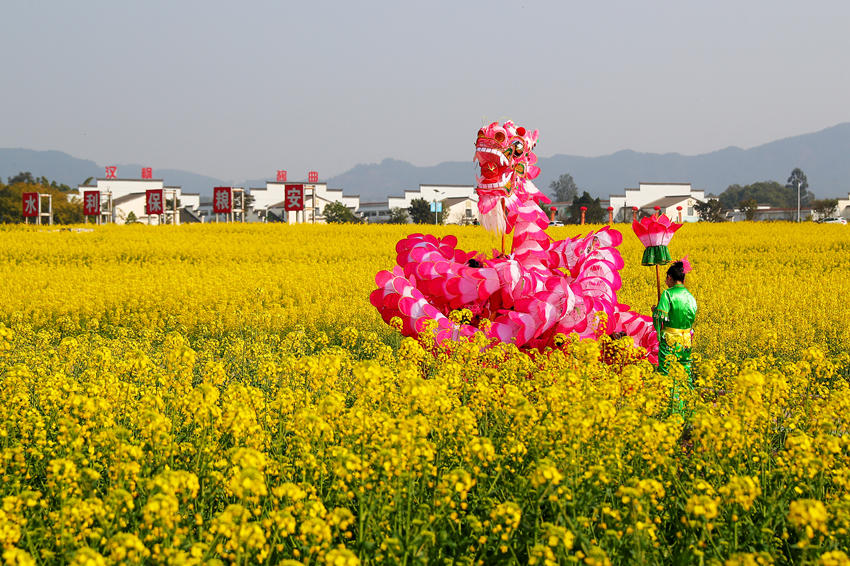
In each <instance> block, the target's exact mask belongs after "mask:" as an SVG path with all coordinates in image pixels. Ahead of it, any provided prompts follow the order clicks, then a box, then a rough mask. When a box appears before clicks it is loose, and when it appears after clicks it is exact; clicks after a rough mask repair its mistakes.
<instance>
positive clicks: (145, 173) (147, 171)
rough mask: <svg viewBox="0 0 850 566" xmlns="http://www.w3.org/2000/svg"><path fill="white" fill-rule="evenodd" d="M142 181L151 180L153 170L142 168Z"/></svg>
mask: <svg viewBox="0 0 850 566" xmlns="http://www.w3.org/2000/svg"><path fill="white" fill-rule="evenodd" d="M142 179H153V169H152V168H150V167H142Z"/></svg>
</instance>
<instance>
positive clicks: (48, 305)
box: [0, 223, 850, 565]
mask: <svg viewBox="0 0 850 566" xmlns="http://www.w3.org/2000/svg"><path fill="white" fill-rule="evenodd" d="M427 228H428V229H429V230H430V231H432V233H434V234H436V235H439V236H442V235H446V234H449V233H454V234H456V235H457V236H458V239H459V241H460V246H461V247H464V248H466V249H479V250H490V249H492V248H495V247H497V246H498V244H499V243H498V242H497V241H496V239H495V238H493V237H491V236H489V235H488V234H486V233H485V232H484V230H483V229H481V228H477V227H427ZM587 229H589V227H587V226H585V227H563V228H553V229H550V233H551V235H553V236H554V237H556V238H563V237H568V236H572V235H574V234H577V233H579V232H581V231H587ZM621 229H622V230H623V231H624V236H625V242H624V243H623V245H622V246H621V247H620V250H621V253H622V254H623V256H624V258H625V260H626V267H625V268H624V270H623V272H622V275H623V289H622V290H621V291H620V299H621V301H622V302H625V303H628V304H631V305H633V307H634V308H636V309H638V310H641V311H642V312H645V313H648V312H649V308H650V305H651V304H652V303H653V302H654V297H655V273H654V270H653V269H650V268H645V267H641V266H640V255H641V251H642V249H641V246H640V243H639V242H638V241H637V239H636V238H635V237H634V236H633V235H632V234H631V233H630V229H629V227H628V226H626V227H624V228H621ZM412 231H415V230H414V228H413V227H410V226H401V227H399V226H309V225H308V226H283V225H225V224H221V225H203V226H181V227H171V226H162V227H148V226H122V227H116V226H104V227H100V228H97V229H95V230H91V231H78V230H58V229H50V228H34V227H29V228H27V227H11V228H10V227H0V274H2V281H3V285H2V287H0V454H1V455H2V458H0V480H2V481H0V497H2V505H1V506H0V547H2V548H0V551H2V559H3V561H4V563H6V564H64V563H73V564H125V563H163V564H164V563H169V564H171V563H175V564H202V563H203V564H217V563H238V564H253V563H256V564H289V565H294V564H305V565H306V564H309V565H318V564H322V565H324V564H328V565H349V564H350V565H356V564H378V563H386V564H470V565H471V564H510V563H515V564H526V563H530V564H568V563H583V564H612V563H617V564H631V563H644V562H653V563H710V564H724V563H726V564H769V563H773V562H776V563H821V564H847V563H848V561H850V558H848V555H847V552H848V551H847V549H848V548H850V426H848V415H850V355H848V344H850V331H848V327H850V324H848V317H850V308H848V306H847V301H848V299H847V297H848V296H850V230H848V229H847V227H845V226H840V225H816V224H812V223H805V224H802V225H794V224H787V223H777V224H753V223H741V224H722V225H703V224H699V225H688V226H685V227H684V228H683V229H682V230H680V231H679V232H678V233H677V234H676V236H675V238H674V240H673V242H672V245H671V246H670V247H671V252H672V253H673V254H674V256H677V255H678V256H681V255H684V254H688V256H689V258H690V260H691V262H692V264H693V267H694V271H693V272H692V273H691V274H689V275H688V279H687V285H688V287H689V289H690V290H691V291H692V293H693V294H694V296H695V297H696V299H697V301H698V302H699V306H700V311H699V314H698V318H697V323H696V326H695V330H696V336H695V341H694V351H695V353H696V354H695V379H696V382H697V388H696V389H695V390H694V391H692V392H689V393H688V394H687V398H686V399H685V401H686V405H687V407H688V411H687V416H686V420H685V421H683V417H681V416H679V415H678V414H676V413H674V412H672V411H671V410H670V407H671V400H670V395H669V392H670V390H671V386H672V383H673V381H674V380H678V379H682V374H681V373H680V372H677V370H676V368H674V370H673V371H671V375H670V376H661V375H659V374H657V373H655V372H654V371H653V367H652V366H651V365H649V364H648V363H647V362H645V361H637V362H636V361H635V356H634V352H632V351H630V348H629V346H628V343H627V341H623V340H621V341H613V342H612V341H611V339H610V338H608V337H607V336H603V337H602V338H601V339H600V340H599V341H592V340H587V341H578V340H576V339H575V338H570V337H567V339H566V343H565V344H564V346H563V348H561V349H559V350H557V351H547V352H543V353H539V354H532V355H529V354H525V353H522V352H519V351H517V350H516V348H514V347H513V346H509V345H491V346H490V347H486V346H487V344H485V343H482V341H481V340H479V341H477V342H475V343H458V344H450V345H448V346H439V347H438V346H435V345H434V343H433V342H432V341H431V340H430V339H429V337H428V336H427V335H424V336H422V337H421V338H420V339H419V340H414V339H410V338H402V337H401V336H399V335H398V333H397V332H396V331H395V330H394V329H393V328H391V327H389V326H386V325H384V324H383V322H382V321H381V320H380V318H379V316H378V315H377V313H376V312H375V311H374V309H373V308H372V307H371V305H370V304H369V300H368V295H369V292H370V291H371V290H372V289H373V286H374V280H373V278H374V275H375V273H376V272H377V271H379V270H381V269H385V268H388V267H390V266H392V265H393V263H394V256H395V251H394V249H395V243H396V241H397V240H398V239H399V238H401V237H403V236H404V235H406V234H407V233H410V232H412ZM625 232H628V233H625ZM603 354H604V355H603ZM603 357H604V358H605V359H606V360H607V361H609V362H613V363H603V362H602V361H600V359H601V358H603Z"/></svg>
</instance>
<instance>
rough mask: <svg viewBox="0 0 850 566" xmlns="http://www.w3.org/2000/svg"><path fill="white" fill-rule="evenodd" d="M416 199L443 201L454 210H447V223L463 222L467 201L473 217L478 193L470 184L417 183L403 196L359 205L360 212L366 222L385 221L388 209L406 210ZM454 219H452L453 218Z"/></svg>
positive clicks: (434, 201) (445, 205)
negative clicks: (414, 188)
mask: <svg viewBox="0 0 850 566" xmlns="http://www.w3.org/2000/svg"><path fill="white" fill-rule="evenodd" d="M416 199H423V200H426V201H428V202H429V203H438V202H439V203H443V206H444V207H451V208H452V210H454V211H455V212H449V218H448V219H447V223H448V224H461V223H465V221H464V220H463V219H464V218H465V217H466V210H467V201H469V202H471V203H473V205H474V206H472V208H471V210H472V214H473V218H474V217H475V211H476V208H477V204H475V203H477V202H478V195H476V193H475V187H473V186H472V185H425V184H422V185H419V190H415V191H412V190H411V191H404V195H403V196H391V197H387V200H386V202H369V203H363V204H361V205H360V213H361V215H362V216H363V218H364V219H365V220H366V221H367V222H371V223H378V222H386V221H387V220H389V218H390V211H391V210H392V209H394V208H400V209H402V210H407V209H409V208H410V205H411V204H412V203H413V201H414V200H416ZM449 201H451V202H449ZM453 219H454V220H453Z"/></svg>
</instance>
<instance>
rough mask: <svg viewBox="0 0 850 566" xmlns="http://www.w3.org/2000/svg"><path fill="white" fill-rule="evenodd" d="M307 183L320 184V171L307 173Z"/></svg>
mask: <svg viewBox="0 0 850 566" xmlns="http://www.w3.org/2000/svg"><path fill="white" fill-rule="evenodd" d="M307 182H308V183H318V182H319V172H318V171H310V172H308V173H307Z"/></svg>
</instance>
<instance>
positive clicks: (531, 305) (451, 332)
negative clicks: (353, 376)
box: [370, 121, 658, 363]
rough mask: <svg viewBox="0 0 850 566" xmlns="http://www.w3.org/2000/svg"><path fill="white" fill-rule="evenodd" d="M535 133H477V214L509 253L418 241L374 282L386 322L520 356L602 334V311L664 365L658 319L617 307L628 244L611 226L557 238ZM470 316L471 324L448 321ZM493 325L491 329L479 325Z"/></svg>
mask: <svg viewBox="0 0 850 566" xmlns="http://www.w3.org/2000/svg"><path fill="white" fill-rule="evenodd" d="M536 144H537V131H536V130H535V131H533V132H529V131H527V130H526V129H525V128H523V127H517V126H515V125H514V124H513V123H512V122H510V121H508V122H505V123H504V124H499V123H498V122H493V123H492V124H490V125H489V126H486V127H485V128H482V129H481V130H479V131H478V138H477V140H476V143H475V160H476V161H477V163H478V167H479V169H480V175H479V177H478V179H477V184H476V193H477V195H478V211H479V217H480V219H481V223H482V225H483V226H484V227H485V228H486V229H488V230H490V231H492V232H495V233H497V234H501V235H505V234H513V241H512V246H511V250H510V253H509V254H507V255H499V256H497V257H494V258H491V259H483V258H482V257H481V256H480V255H479V254H478V252H475V251H472V252H466V251H463V250H460V249H457V247H456V246H457V238H455V237H454V236H446V237H444V238H437V237H435V236H432V235H423V234H411V235H410V236H408V237H407V238H405V239H403V240H401V241H399V242H398V244H396V252H397V257H396V260H397V265H396V266H395V267H393V268H392V270H389V271H381V272H379V273H378V274H377V275H376V277H375V282H376V283H377V287H378V288H377V289H375V290H374V291H373V292H372V294H371V295H370V301H371V303H372V304H373V305H374V306H375V307H376V308H377V309H378V311H379V312H380V314H381V317H382V318H383V319H384V321H385V322H390V320H391V319H393V318H394V317H398V318H399V319H400V320H401V322H402V333H403V334H404V335H406V336H417V335H418V334H419V333H420V332H422V331H423V330H424V329H425V328H426V327H427V326H428V325H429V324H430V325H434V326H435V330H436V334H435V339H436V340H437V342H442V341H444V340H451V339H464V338H470V337H472V336H473V335H475V334H476V333H478V332H485V333H486V335H487V337H488V338H491V339H497V340H500V341H502V342H512V343H514V344H516V345H517V346H518V347H520V348H526V349H528V348H534V349H543V348H545V347H547V346H554V345H555V344H554V339H555V336H556V335H558V334H565V335H569V334H571V333H576V334H578V335H579V336H580V337H582V338H587V337H592V336H596V335H597V326H598V324H599V319H600V317H599V316H598V315H599V314H601V313H604V314H605V315H607V327H606V331H607V332H608V333H620V332H622V333H624V334H626V335H628V336H630V337H631V338H632V340H633V342H634V344H635V346H639V347H642V348H644V349H645V350H646V352H647V358H648V359H649V360H650V361H651V362H652V363H656V361H657V354H658V341H657V337H656V333H655V330H654V328H653V325H652V318H651V317H649V316H644V315H641V314H638V313H636V312H632V311H631V310H630V308H629V307H628V305H623V304H620V303H619V302H618V301H617V290H618V289H619V288H620V286H621V279H620V274H619V270H620V269H621V268H622V267H623V259H622V258H621V257H620V253H619V252H618V251H617V246H618V245H619V244H620V243H621V242H622V240H623V236H622V234H620V232H618V231H617V230H614V229H612V228H610V227H604V228H602V229H600V230H596V231H594V232H591V233H590V234H588V235H586V236H576V237H574V238H571V239H567V240H553V239H551V238H550V237H549V236H548V235H547V234H546V232H545V230H546V228H547V227H548V226H549V221H548V219H547V217H546V214H545V213H544V212H543V210H542V209H541V208H540V205H541V203H548V202H550V201H549V199H548V198H547V197H546V195H544V194H543V193H541V192H540V191H539V190H538V189H537V187H535V186H534V183H533V182H532V179H534V178H535V177H537V175H538V174H539V173H540V170H539V168H537V167H536V166H535V165H534V164H535V162H536V161H537V156H536V155H535V154H534V153H533V151H532V150H533V149H534V147H535V145H536ZM464 308H465V309H469V310H470V311H471V312H472V314H473V318H472V320H471V321H470V323H469V324H463V323H455V322H453V321H452V320H450V319H449V317H448V314H449V313H450V312H451V311H453V310H457V309H464ZM483 319H487V320H489V321H490V323H491V324H489V325H482V328H481V329H479V328H478V325H479V322H480V321H482V320H483Z"/></svg>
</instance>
